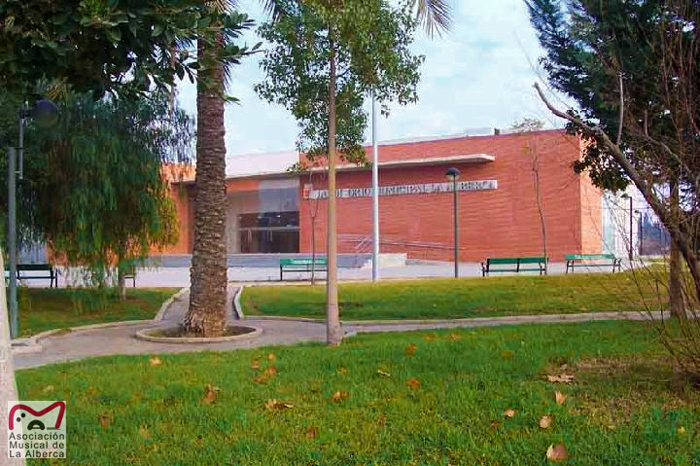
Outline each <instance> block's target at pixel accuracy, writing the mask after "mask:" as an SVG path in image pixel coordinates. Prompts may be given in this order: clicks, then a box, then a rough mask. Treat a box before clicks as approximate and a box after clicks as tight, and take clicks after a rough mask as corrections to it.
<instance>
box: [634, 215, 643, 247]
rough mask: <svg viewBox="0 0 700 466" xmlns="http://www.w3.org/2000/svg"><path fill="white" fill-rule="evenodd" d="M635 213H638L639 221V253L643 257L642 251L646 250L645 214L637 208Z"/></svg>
mask: <svg viewBox="0 0 700 466" xmlns="http://www.w3.org/2000/svg"><path fill="white" fill-rule="evenodd" d="M634 213H635V214H637V215H638V217H639V221H638V222H637V232H638V235H639V252H638V255H639V257H640V258H641V257H642V251H643V250H644V214H642V213H641V212H640V211H638V210H635V211H634Z"/></svg>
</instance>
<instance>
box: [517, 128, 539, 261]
mask: <svg viewBox="0 0 700 466" xmlns="http://www.w3.org/2000/svg"><path fill="white" fill-rule="evenodd" d="M543 126H544V122H542V121H540V120H538V119H536V118H528V117H525V118H523V119H522V120H521V121H519V122H516V123H514V124H513V126H512V128H511V129H512V130H513V131H514V132H516V133H525V134H530V135H532V133H533V132H535V131H539V130H541V129H542V127H543ZM522 149H523V154H525V155H528V156H530V157H531V158H532V165H531V170H532V181H533V184H534V186H535V202H536V203H537V212H538V214H539V217H540V229H541V231H542V255H543V256H544V257H547V222H546V219H545V215H544V204H543V202H542V189H541V186H540V153H539V151H538V150H537V138H535V137H530V140H529V141H528V143H527V145H525V146H523V148H522Z"/></svg>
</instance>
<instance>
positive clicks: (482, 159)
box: [180, 154, 496, 183]
mask: <svg viewBox="0 0 700 466" xmlns="http://www.w3.org/2000/svg"><path fill="white" fill-rule="evenodd" d="M495 160H496V157H495V156H493V155H489V154H467V155H449V156H446V157H426V158H421V159H410V160H391V161H389V162H379V167H380V168H400V167H411V166H421V165H439V164H442V163H449V162H455V163H491V162H493V161H495ZM370 166H371V165H370ZM337 169H338V171H353V170H355V171H359V170H368V169H369V166H360V165H340V166H338V168H337ZM324 170H326V168H325V167H313V168H311V170H310V171H312V172H319V171H324ZM298 175H299V172H293V171H289V170H283V171H279V170H271V171H265V172H259V173H252V174H247V173H241V174H232V175H226V179H227V180H235V179H245V178H268V177H291V176H298ZM192 181H193V179H184V180H182V181H180V182H181V183H188V182H192Z"/></svg>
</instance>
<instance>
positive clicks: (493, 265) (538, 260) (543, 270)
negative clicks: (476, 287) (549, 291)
mask: <svg viewBox="0 0 700 466" xmlns="http://www.w3.org/2000/svg"><path fill="white" fill-rule="evenodd" d="M547 261H548V259H547V258H546V257H543V256H535V257H489V258H488V259H486V262H482V263H481V275H482V276H483V277H485V276H487V275H488V274H490V273H502V272H503V273H507V272H510V273H520V272H539V274H540V275H547Z"/></svg>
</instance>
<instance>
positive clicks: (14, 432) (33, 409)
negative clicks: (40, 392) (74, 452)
mask: <svg viewBox="0 0 700 466" xmlns="http://www.w3.org/2000/svg"><path fill="white" fill-rule="evenodd" d="M7 405H8V406H7V408H8V409H7V411H8V413H9V415H8V419H7V420H6V421H5V422H7V423H8V430H7V432H8V435H7V442H8V450H7V451H8V455H9V457H10V458H65V457H66V402H65V401H8V402H7Z"/></svg>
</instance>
